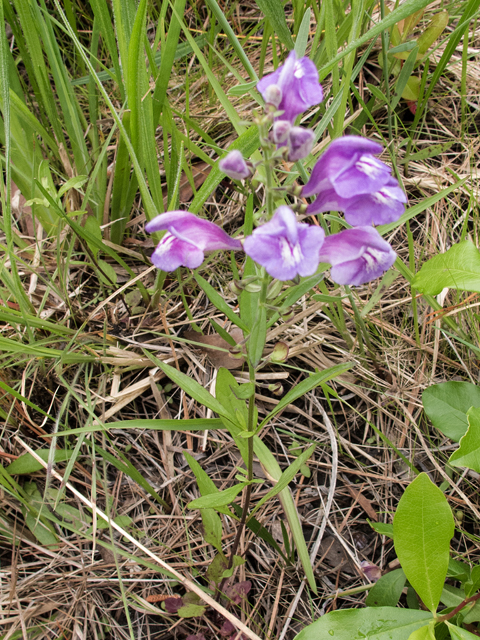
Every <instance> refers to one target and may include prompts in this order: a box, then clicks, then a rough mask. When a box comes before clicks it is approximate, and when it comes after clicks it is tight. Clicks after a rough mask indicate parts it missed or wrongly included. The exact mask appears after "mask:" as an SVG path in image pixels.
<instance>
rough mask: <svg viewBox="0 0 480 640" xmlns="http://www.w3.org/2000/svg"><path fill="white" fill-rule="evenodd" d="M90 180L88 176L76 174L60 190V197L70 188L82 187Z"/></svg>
mask: <svg viewBox="0 0 480 640" xmlns="http://www.w3.org/2000/svg"><path fill="white" fill-rule="evenodd" d="M87 181H88V176H74V177H73V178H70V180H67V181H66V182H65V184H64V185H62V186H61V187H60V189H59V190H58V197H59V198H61V197H62V196H63V194H64V193H67V191H69V190H70V189H80V187H82V186H83V185H84V184H85V183H86V182H87Z"/></svg>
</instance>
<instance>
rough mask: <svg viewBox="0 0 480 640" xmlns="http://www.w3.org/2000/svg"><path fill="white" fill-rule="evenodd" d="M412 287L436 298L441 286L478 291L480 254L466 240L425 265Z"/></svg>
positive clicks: (442, 287) (479, 290)
mask: <svg viewBox="0 0 480 640" xmlns="http://www.w3.org/2000/svg"><path fill="white" fill-rule="evenodd" d="M412 286H413V287H415V289H417V290H418V291H420V292H421V293H425V294H428V295H437V294H438V293H440V292H441V291H442V290H443V289H444V288H445V287H450V288H452V289H458V290H459V291H477V292H480V252H479V251H478V249H477V247H476V246H475V245H474V244H473V242H470V240H464V241H463V242H459V243H458V244H455V245H453V247H451V248H450V249H448V251H446V252H445V253H441V254H439V255H438V256H435V257H434V258H431V259H430V260H428V261H427V262H425V264H424V265H423V266H422V268H421V269H420V271H419V272H418V273H417V275H416V276H415V278H414V279H413V281H412Z"/></svg>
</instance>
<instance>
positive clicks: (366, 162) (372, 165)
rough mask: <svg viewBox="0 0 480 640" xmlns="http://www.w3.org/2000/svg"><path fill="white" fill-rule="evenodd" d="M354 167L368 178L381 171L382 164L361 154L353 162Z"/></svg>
mask: <svg viewBox="0 0 480 640" xmlns="http://www.w3.org/2000/svg"><path fill="white" fill-rule="evenodd" d="M355 167H356V168H357V169H358V170H359V171H361V172H362V173H365V174H366V175H367V176H368V177H369V178H374V177H376V176H378V174H379V173H381V172H382V171H383V166H382V164H381V163H380V162H379V161H378V160H376V159H375V158H372V157H371V156H368V155H363V156H361V157H360V158H359V159H358V160H357V162H356V163H355Z"/></svg>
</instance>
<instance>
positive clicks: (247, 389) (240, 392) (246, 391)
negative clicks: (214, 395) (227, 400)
mask: <svg viewBox="0 0 480 640" xmlns="http://www.w3.org/2000/svg"><path fill="white" fill-rule="evenodd" d="M254 391H255V385H254V384H253V382H247V383H246V384H241V385H239V386H238V387H236V389H235V391H234V394H235V395H236V396H237V398H239V399H240V400H246V399H247V398H251V397H252V395H253V393H254Z"/></svg>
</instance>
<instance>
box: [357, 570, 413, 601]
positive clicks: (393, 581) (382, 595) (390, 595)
mask: <svg viewBox="0 0 480 640" xmlns="http://www.w3.org/2000/svg"><path fill="white" fill-rule="evenodd" d="M406 579H407V578H406V576H405V573H404V572H403V569H395V571H390V572H389V573H386V574H385V575H384V576H382V577H381V578H380V580H378V582H376V583H375V585H374V586H373V587H372V588H371V589H370V592H369V594H368V596H367V599H366V600H365V605H366V606H367V607H396V606H397V604H398V601H399V600H400V596H401V595H402V591H403V587H404V586H405V580H406Z"/></svg>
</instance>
